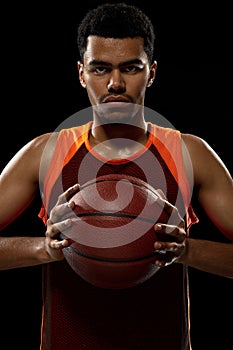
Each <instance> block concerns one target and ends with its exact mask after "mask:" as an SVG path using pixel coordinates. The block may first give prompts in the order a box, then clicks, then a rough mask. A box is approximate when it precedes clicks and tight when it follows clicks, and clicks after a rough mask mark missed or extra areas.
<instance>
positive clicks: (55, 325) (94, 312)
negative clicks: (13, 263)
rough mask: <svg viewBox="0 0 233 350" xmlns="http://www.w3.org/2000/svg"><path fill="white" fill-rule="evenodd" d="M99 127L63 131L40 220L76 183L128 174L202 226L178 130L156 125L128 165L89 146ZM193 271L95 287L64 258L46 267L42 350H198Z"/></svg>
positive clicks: (174, 270) (168, 270)
mask: <svg viewBox="0 0 233 350" xmlns="http://www.w3.org/2000/svg"><path fill="white" fill-rule="evenodd" d="M90 128H91V122H89V123H87V124H85V125H83V126H78V127H74V128H70V129H63V130H61V131H60V132H59V136H58V139H57V144H56V148H55V152H54V155H53V159H52V162H51V164H50V167H49V170H48V172H47V175H46V179H45V182H44V187H43V203H44V204H43V206H42V208H41V210H40V213H39V216H40V217H41V219H42V220H43V221H44V223H45V224H46V220H47V213H49V211H50V210H51V208H52V207H53V206H54V205H55V203H56V201H57V197H58V195H59V194H60V193H62V192H63V191H64V190H66V189H67V188H68V187H70V186H72V185H74V184H75V183H77V182H78V183H80V184H83V183H85V182H86V181H88V180H91V179H93V178H95V177H97V176H101V175H106V174H114V173H121V174H125V175H131V176H136V177H138V178H141V179H142V180H144V181H146V182H148V183H149V184H150V185H152V186H153V187H154V188H156V189H158V188H160V189H161V190H162V191H163V192H164V193H165V195H166V196H167V199H168V201H169V202H171V203H172V204H174V205H175V206H177V207H178V209H179V211H180V212H181V214H182V215H183V217H184V218H185V221H186V227H187V231H188V230H189V227H190V226H191V225H192V224H193V223H195V222H197V221H198V218H197V217H196V215H195V213H194V212H193V210H192V206H191V204H190V198H191V190H192V189H191V188H190V183H189V181H188V179H187V176H186V171H185V167H184V164H183V156H182V140H181V134H180V132H179V131H177V130H173V129H170V128H163V127H159V126H156V125H154V124H152V123H148V141H147V143H146V145H145V146H143V147H142V148H141V149H140V151H138V152H137V153H135V154H134V155H133V156H130V157H128V158H127V159H113V160H109V159H105V158H103V157H102V156H100V155H99V154H98V153H97V152H96V151H95V149H93V148H92V147H91V145H90V143H89V139H88V135H89V132H90ZM189 319H190V315H189V294H188V275H187V268H186V267H185V266H183V265H181V264H171V265H170V266H167V267H165V268H160V270H159V271H158V272H157V273H156V274H155V275H153V276H152V277H151V278H149V279H148V280H147V281H145V282H143V283H141V284H140V285H137V286H134V287H130V288H126V289H117V290H114V289H104V288H99V287H95V286H93V285H91V284H89V283H88V282H86V281H84V280H83V279H82V278H81V277H79V276H78V275H77V274H76V273H75V272H74V271H73V270H72V268H71V267H70V266H69V265H68V263H67V262H66V261H65V260H63V261H60V262H53V263H51V264H46V265H44V266H43V315H42V330H41V331H42V336H41V350H142V349H143V350H144V349H145V350H155V349H156V350H190V349H191V344H190V329H189Z"/></svg>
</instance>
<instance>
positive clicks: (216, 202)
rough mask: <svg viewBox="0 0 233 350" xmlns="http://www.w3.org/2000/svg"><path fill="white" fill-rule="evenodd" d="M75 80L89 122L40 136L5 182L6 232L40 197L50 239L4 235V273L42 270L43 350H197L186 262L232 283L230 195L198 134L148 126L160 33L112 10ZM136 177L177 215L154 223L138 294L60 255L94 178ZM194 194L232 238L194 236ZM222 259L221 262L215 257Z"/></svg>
mask: <svg viewBox="0 0 233 350" xmlns="http://www.w3.org/2000/svg"><path fill="white" fill-rule="evenodd" d="M78 47H79V52H80V60H79V61H78V72H79V79H80V83H81V85H82V87H83V88H84V89H86V91H87V94H88V97H89V100H90V103H91V106H92V108H90V110H89V113H90V112H92V121H91V122H87V123H85V124H84V125H81V126H79V124H78V122H77V127H72V128H68V129H62V130H61V131H60V132H55V133H52V134H45V135H41V136H39V137H37V138H35V139H33V140H32V141H31V142H29V143H28V144H26V145H25V146H24V147H23V148H22V149H21V150H20V151H19V152H18V153H17V154H16V155H15V157H14V158H13V159H12V160H11V161H10V162H9V164H8V165H7V166H6V168H5V169H4V170H3V172H2V174H1V182H0V194H1V195H0V207H1V213H0V228H1V230H2V235H3V236H4V228H5V227H7V226H8V225H9V224H10V223H11V222H13V221H14V220H15V219H16V218H17V217H18V216H19V215H20V214H21V213H22V212H23V211H24V210H25V209H26V208H27V207H28V206H29V205H30V204H31V203H32V201H33V200H34V198H35V196H36V195H37V194H38V192H39V191H41V196H42V199H43V203H42V206H41V210H40V213H39V216H40V217H41V219H42V220H43V222H44V223H45V225H46V230H45V231H46V232H45V236H44V237H35V236H32V237H17V232H16V233H15V237H8V238H7V237H2V238H1V239H0V252H1V254H0V268H1V269H2V270H7V269H15V268H20V267H26V266H35V265H40V264H41V265H43V315H42V333H41V350H64V349H69V350H84V349H90V350H126V349H127V350H128V349H132V350H139V349H140V350H141V349H146V350H152V349H157V350H190V349H191V341H190V323H189V322H190V315H189V293H188V287H189V286H188V275H187V268H188V267H189V266H191V267H193V268H196V269H198V270H202V271H206V272H209V273H212V274H216V275H219V276H223V277H226V278H232V277H233V259H232V256H233V245H232V243H231V242H232V239H233V210H232V209H233V206H232V203H233V187H232V178H231V176H230V174H229V171H228V170H227V169H226V167H225V165H224V164H223V163H222V161H221V160H220V159H219V157H218V156H217V154H216V153H215V152H214V151H213V150H212V149H211V147H210V146H209V145H208V144H207V143H206V142H205V141H204V140H202V139H201V138H199V137H197V136H194V135H190V134H181V133H180V132H178V131H176V130H174V129H172V128H164V127H160V126H157V125H156V124H155V123H152V122H150V121H148V122H147V121H146V119H145V115H144V102H145V94H146V90H147V88H149V87H150V86H151V85H152V84H153V81H154V79H155V75H156V67H157V63H156V61H155V60H154V58H153V48H154V31H153V26H152V24H151V21H150V20H149V19H148V18H147V16H145V14H144V13H142V12H141V11H140V10H139V9H137V8H136V7H133V6H129V5H126V4H114V5H110V4H105V5H102V6H100V7H98V8H96V9H94V10H91V11H90V12H89V13H87V15H86V17H85V18H84V19H83V21H82V22H81V24H80V26H79V30H78ZM111 173H113V174H115V173H121V174H123V175H131V176H137V177H140V178H142V179H143V180H146V181H147V182H149V183H150V184H151V185H152V186H153V187H155V188H156V189H159V191H160V192H159V193H160V196H161V197H160V200H161V201H162V202H164V205H165V206H166V207H167V208H168V209H169V210H170V211H171V212H173V213H174V220H173V221H172V222H169V223H168V224H163V223H157V224H156V225H155V226H154V229H155V232H159V234H160V237H161V241H159V242H155V243H154V249H155V251H156V252H157V253H159V254H156V255H155V256H156V258H155V261H154V263H155V264H156V265H157V266H158V267H159V268H160V269H159V271H158V272H157V273H156V274H155V275H154V276H153V277H151V278H149V279H148V280H147V281H145V282H144V283H142V284H140V285H136V286H135V287H132V288H126V289H122V290H121V289H120V290H114V289H113V290H112V289H104V288H98V287H95V286H92V285H91V284H89V283H87V282H86V281H84V280H83V279H82V278H80V277H79V276H78V275H77V274H75V272H74V271H73V270H72V269H71V268H70V266H69V265H68V263H67V262H66V260H65V259H64V255H63V249H64V248H65V247H67V246H69V244H70V242H69V240H62V239H61V238H60V233H61V232H63V230H65V229H66V228H67V227H69V225H71V224H72V222H71V221H70V220H65V219H64V217H65V215H66V214H67V213H69V211H70V210H71V209H72V208H73V207H74V203H73V202H72V200H70V199H71V198H72V195H73V194H74V193H75V192H77V191H78V189H79V183H84V182H86V181H88V180H90V179H92V178H94V177H96V176H97V175H98V176H99V175H107V174H111ZM192 194H194V195H195V198H197V199H198V201H199V203H200V205H201V207H202V208H203V211H204V212H206V213H207V215H208V216H209V218H211V220H212V222H213V223H214V225H215V226H216V227H217V228H218V230H219V231H220V232H221V233H222V235H223V237H226V240H227V242H226V243H223V242H215V241H210V240H205V241H204V240H201V239H194V238H191V237H190V235H189V233H190V230H191V229H192V224H194V223H196V222H197V221H198V218H197V216H196V214H195V212H194V211H193V207H192V202H191V199H192ZM213 257H214V258H213Z"/></svg>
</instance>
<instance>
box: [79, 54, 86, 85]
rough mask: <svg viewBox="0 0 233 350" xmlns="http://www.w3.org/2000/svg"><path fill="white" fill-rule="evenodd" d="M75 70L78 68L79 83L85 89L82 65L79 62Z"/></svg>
mask: <svg viewBox="0 0 233 350" xmlns="http://www.w3.org/2000/svg"><path fill="white" fill-rule="evenodd" d="M77 68H78V74H79V81H80V84H81V85H82V87H83V88H84V89H85V88H86V82H85V80H84V77H83V71H84V69H83V63H82V62H81V61H78V62H77Z"/></svg>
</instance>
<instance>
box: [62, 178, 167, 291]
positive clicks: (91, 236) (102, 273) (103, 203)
mask: <svg viewBox="0 0 233 350" xmlns="http://www.w3.org/2000/svg"><path fill="white" fill-rule="evenodd" d="M158 196H159V194H158V193H157V192H156V190H155V189H154V188H153V187H151V186H150V185H148V184H147V183H146V182H144V181H142V180H141V179H138V178H136V177H132V176H127V175H121V174H111V175H106V176H101V177H97V178H96V179H93V180H91V181H88V182H87V183H85V184H83V185H82V186H81V187H80V190H79V192H77V193H76V194H75V195H74V196H73V198H72V200H73V201H74V202H75V204H76V206H75V208H74V210H73V211H71V214H70V217H71V218H72V220H73V224H72V226H71V227H69V228H68V229H66V230H65V231H64V232H63V233H62V235H61V236H62V238H64V237H65V238H69V239H70V241H71V242H72V243H71V245H70V246H69V247H66V248H64V249H63V252H64V256H65V258H66V260H67V262H68V263H69V265H70V266H71V267H72V269H73V270H74V271H75V272H76V273H77V274H78V275H79V276H81V277H82V278H83V279H84V280H86V281H87V282H89V283H91V284H93V285H95V286H98V287H102V288H128V287H132V286H135V285H137V284H139V283H142V282H144V281H146V280H147V279H148V278H150V277H151V276H152V275H154V274H155V273H156V272H157V271H158V270H159V267H157V266H155V265H154V262H155V260H156V254H158V253H155V252H154V242H155V241H156V239H157V235H156V232H155V231H154V224H155V223H156V222H158V221H159V222H164V223H166V222H167V221H168V219H169V214H168V213H167V212H166V210H165V209H164V208H163V206H161V201H158V200H157V199H158Z"/></svg>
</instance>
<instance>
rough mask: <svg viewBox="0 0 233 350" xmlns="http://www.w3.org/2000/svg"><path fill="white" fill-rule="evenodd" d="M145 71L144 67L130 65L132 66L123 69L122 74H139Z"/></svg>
mask: <svg viewBox="0 0 233 350" xmlns="http://www.w3.org/2000/svg"><path fill="white" fill-rule="evenodd" d="M142 69H143V66H142V65H130V66H124V67H122V68H121V71H122V72H125V73H137V72H139V71H141V70H142Z"/></svg>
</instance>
